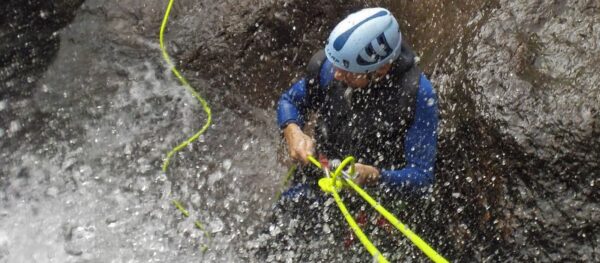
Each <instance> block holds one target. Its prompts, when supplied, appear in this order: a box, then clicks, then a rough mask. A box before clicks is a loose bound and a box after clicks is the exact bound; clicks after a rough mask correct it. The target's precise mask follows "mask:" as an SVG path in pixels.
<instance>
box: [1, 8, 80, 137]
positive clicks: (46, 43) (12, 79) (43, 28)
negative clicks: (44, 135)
mask: <svg viewBox="0 0 600 263" xmlns="http://www.w3.org/2000/svg"><path fill="white" fill-rule="evenodd" d="M82 2H83V0H60V1H44V0H27V1H20V0H8V1H4V2H3V3H2V4H1V5H2V7H0V10H1V11H0V12H1V13H0V103H2V104H3V105H4V106H3V107H2V108H3V109H2V110H0V138H3V137H4V138H15V137H16V136H17V135H19V134H21V132H20V131H22V130H25V131H28V130H36V129H38V128H39V127H40V124H41V123H42V120H44V119H45V117H46V116H44V114H43V113H41V112H39V111H38V110H37V109H36V108H35V107H32V106H31V103H30V101H29V99H28V97H30V96H31V95H32V93H33V92H32V91H33V89H34V87H35V86H36V82H37V80H38V79H39V78H40V77H41V75H42V73H43V72H44V70H45V69H46V67H47V66H48V65H49V64H50V62H51V61H52V59H53V58H54V57H55V56H56V54H57V52H58V49H59V43H60V39H59V36H58V31H59V30H60V29H61V28H62V27H64V26H66V25H67V24H68V23H69V22H70V21H71V20H72V19H73V17H74V14H75V10H77V8H79V6H80V5H81V3H82ZM16 120H20V121H16ZM4 141H5V140H0V146H1V147H7V146H5V145H4Z"/></svg>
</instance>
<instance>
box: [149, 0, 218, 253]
mask: <svg viewBox="0 0 600 263" xmlns="http://www.w3.org/2000/svg"><path fill="white" fill-rule="evenodd" d="M173 2H174V0H169V4H168V5H167V10H166V11H165V16H164V17H163V20H162V24H161V26H160V33H159V42H160V50H161V52H162V56H163V58H164V59H165V61H166V62H167V65H168V66H169V68H170V69H171V71H172V72H173V74H175V76H176V77H177V79H179V81H180V82H181V84H183V86H184V87H185V88H186V89H187V90H188V91H189V92H190V93H191V94H192V95H193V96H194V97H195V98H196V99H197V100H198V101H199V102H200V104H202V107H203V108H204V111H205V112H206V115H207V120H206V123H205V124H204V126H203V127H202V129H200V130H199V131H198V132H196V133H195V134H194V135H193V136H192V137H190V138H188V139H187V140H185V141H184V142H182V143H180V144H179V145H177V146H176V147H175V148H173V149H172V150H171V151H169V153H167V157H166V158H165V160H164V162H163V165H162V170H163V172H165V173H166V172H167V169H168V167H169V162H170V160H171V157H173V155H174V154H175V153H177V152H178V151H180V150H181V149H183V148H185V147H186V146H188V145H189V144H190V143H192V142H194V141H195V140H196V139H198V137H200V135H202V134H203V133H204V132H205V131H206V129H208V127H209V126H210V123H211V120H212V116H211V111H210V107H209V106H208V103H206V101H205V100H204V99H203V98H202V97H200V95H199V94H198V93H197V92H196V91H195V90H194V88H192V86H191V85H190V84H189V83H188V81H187V80H186V79H185V78H184V77H183V75H181V73H179V71H178V70H177V68H176V67H175V65H174V64H173V62H172V61H171V57H169V53H167V50H166V48H165V44H164V32H165V29H166V28H167V22H168V21H169V14H170V13H171V8H172V7H173ZM172 203H173V205H175V207H176V208H177V209H178V210H179V211H181V213H182V214H183V215H184V216H185V217H189V216H190V213H189V212H188V211H187V210H186V209H185V208H184V206H183V205H182V204H181V203H180V202H179V201H177V200H173V201H172ZM194 226H196V228H198V229H200V230H202V232H204V234H205V235H206V236H207V237H208V238H209V239H210V234H209V233H208V231H206V229H205V228H204V226H203V225H202V223H200V221H198V220H195V221H194ZM201 248H202V250H206V249H207V248H208V247H206V246H205V245H202V247H201Z"/></svg>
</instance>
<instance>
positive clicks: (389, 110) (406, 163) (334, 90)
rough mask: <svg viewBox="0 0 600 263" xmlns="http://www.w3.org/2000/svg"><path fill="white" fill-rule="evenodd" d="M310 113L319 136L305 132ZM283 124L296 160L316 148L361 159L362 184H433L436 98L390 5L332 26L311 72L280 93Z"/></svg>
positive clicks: (332, 156) (279, 117)
mask: <svg viewBox="0 0 600 263" xmlns="http://www.w3.org/2000/svg"><path fill="white" fill-rule="evenodd" d="M311 111H313V112H316V113H317V117H316V118H317V119H316V127H315V138H314V139H313V138H312V137H310V136H308V135H307V134H305V133H304V132H303V130H302V129H303V126H304V123H305V121H306V119H307V115H308V113H309V112H311ZM277 121H278V124H279V127H280V128H281V130H282V131H283V135H284V138H285V141H286V142H287V146H288V150H289V154H290V156H291V158H293V159H295V160H299V161H301V162H302V163H304V164H308V160H307V157H308V156H309V155H314V154H315V148H316V150H317V151H318V152H319V153H320V154H324V155H325V156H327V158H329V159H342V158H344V157H345V156H349V155H350V156H354V157H355V158H356V159H357V160H358V161H357V164H356V173H357V177H356V179H355V182H356V183H358V184H360V185H372V184H378V183H380V184H385V185H388V186H389V187H391V188H393V189H398V188H404V189H406V188H412V189H418V188H421V189H422V188H423V187H427V186H429V185H431V184H432V183H433V181H434V164H435V156H436V147H437V130H436V129H437V125H438V112H437V97H436V94H435V91H434V89H433V87H432V85H431V83H430V82H429V80H428V79H427V77H426V76H425V75H424V74H423V73H422V72H421V70H420V69H419V68H418V67H417V65H416V64H415V54H414V52H413V51H412V50H411V49H410V47H409V46H408V45H407V44H406V42H405V41H403V39H402V34H401V32H400V29H399V25H398V22H397V21H396V19H395V18H394V16H393V15H392V14H391V13H390V11H388V10H386V9H384V8H366V9H362V10H360V11H358V12H355V13H353V14H350V15H349V16H348V17H347V18H345V19H344V20H342V21H341V22H340V23H339V24H338V25H337V26H336V27H335V28H334V29H333V31H332V32H331V34H330V36H329V39H328V40H327V44H326V46H325V50H321V51H319V52H317V53H316V54H315V55H314V56H313V57H312V59H311V61H310V62H309V64H308V73H307V76H306V77H305V78H302V79H300V80H299V81H297V82H296V83H294V84H293V85H292V86H291V88H290V89H289V90H287V91H286V92H285V93H283V95H282V96H281V98H280V100H279V103H278V109H277ZM315 142H316V143H315ZM315 146H316V147H315ZM297 174H298V173H297ZM304 181H306V180H304ZM293 188H294V187H292V189H293ZM284 195H285V194H284Z"/></svg>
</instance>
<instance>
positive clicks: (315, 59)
mask: <svg viewBox="0 0 600 263" xmlns="http://www.w3.org/2000/svg"><path fill="white" fill-rule="evenodd" d="M325 58H326V56H325V50H323V49H321V50H319V51H317V53H315V54H314V55H313V56H312V57H311V58H310V61H308V65H306V73H307V79H308V80H311V79H312V80H313V81H316V82H317V84H318V80H319V72H321V66H323V62H324V61H325Z"/></svg>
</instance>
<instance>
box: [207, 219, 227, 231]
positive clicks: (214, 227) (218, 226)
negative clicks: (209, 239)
mask: <svg viewBox="0 0 600 263" xmlns="http://www.w3.org/2000/svg"><path fill="white" fill-rule="evenodd" d="M208 227H209V228H210V232H212V233H218V232H221V231H223V229H224V228H225V224H223V221H221V219H219V218H215V219H213V220H212V221H210V222H209V223H208Z"/></svg>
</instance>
